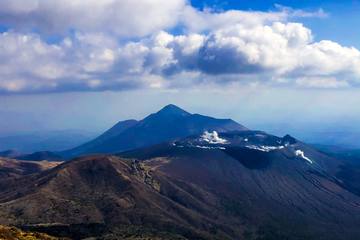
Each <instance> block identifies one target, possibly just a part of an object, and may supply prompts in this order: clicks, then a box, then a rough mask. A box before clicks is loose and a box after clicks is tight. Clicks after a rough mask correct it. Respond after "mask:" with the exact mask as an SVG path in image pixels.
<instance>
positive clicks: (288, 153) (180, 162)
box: [0, 131, 360, 240]
mask: <svg viewBox="0 0 360 240" xmlns="http://www.w3.org/2000/svg"><path fill="white" fill-rule="evenodd" d="M119 156H120V157H116V156H106V155H94V156H88V157H83V158H78V159H75V160H72V161H70V162H67V163H64V164H62V165H60V166H58V167H56V168H54V169H51V170H48V171H45V172H42V173H39V174H37V175H30V176H25V177H23V178H21V179H18V180H17V181H7V182H6V181H2V182H1V181H0V189H1V190H0V223H2V224H7V225H9V224H16V225H18V226H20V227H22V228H24V229H29V230H36V231H43V232H47V233H50V234H51V235H56V236H67V237H71V238H73V239H82V238H86V237H96V238H97V239H102V238H104V239H143V238H146V237H148V238H150V239H254V240H255V239H256V240H260V239H299V240H300V239H326V240H329V239H336V240H338V239H359V238H360V230H359V229H358V226H359V224H360V198H359V196H358V195H356V193H354V192H352V191H351V189H347V188H346V186H343V185H342V183H341V182H340V181H339V180H338V179H337V178H336V177H334V176H333V175H332V174H330V173H331V169H332V168H333V167H334V166H336V165H337V164H338V163H337V160H336V159H333V158H330V157H327V156H326V155H324V154H322V153H320V152H318V151H316V150H314V149H312V148H311V147H309V146H307V145H305V144H303V143H301V142H299V141H297V140H296V139H294V138H292V137H290V136H285V137H283V138H278V137H275V136H271V135H268V134H266V133H263V132H254V131H241V132H232V133H220V134H218V133H216V132H207V133H204V134H202V135H201V136H194V137H188V138H186V139H183V140H179V141H175V142H170V143H167V144H161V145H157V146H152V147H148V148H143V149H139V150H134V151H130V152H125V153H122V154H120V155H119Z"/></svg>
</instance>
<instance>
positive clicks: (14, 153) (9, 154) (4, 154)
mask: <svg viewBox="0 0 360 240" xmlns="http://www.w3.org/2000/svg"><path fill="white" fill-rule="evenodd" d="M20 155H21V153H20V152H18V151H16V150H6V151H3V152H0V157H8V158H14V157H17V156H20Z"/></svg>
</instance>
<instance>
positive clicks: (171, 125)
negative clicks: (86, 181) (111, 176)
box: [62, 104, 247, 157]
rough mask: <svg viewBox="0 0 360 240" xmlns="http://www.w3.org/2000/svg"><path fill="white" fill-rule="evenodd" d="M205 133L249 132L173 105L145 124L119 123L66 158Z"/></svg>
mask: <svg viewBox="0 0 360 240" xmlns="http://www.w3.org/2000/svg"><path fill="white" fill-rule="evenodd" d="M205 130H216V131H219V132H225V131H233V130H247V129H246V128H245V127H244V126H242V125H240V124H238V123H236V122H235V121H233V120H231V119H216V118H212V117H207V116H203V115H200V114H190V113H188V112H186V111H185V110H183V109H181V108H179V107H177V106H175V105H172V104H170V105H167V106H165V107H164V108H163V109H161V110H160V111H158V112H157V113H154V114H151V115H149V116H148V117H146V118H144V119H143V120H141V121H135V120H128V121H122V122H119V123H117V124H116V125H115V126H114V127H112V128H111V129H109V130H108V131H106V132H105V133H104V134H102V135H101V136H99V137H98V138H96V139H94V140H92V141H90V142H88V143H85V144H83V145H81V146H79V147H76V148H74V149H71V150H69V151H65V152H63V153H62V154H63V155H64V156H65V157H74V156H79V155H84V154H89V153H115V152H120V151H124V150H129V149H135V148H139V147H145V146H151V145H154V144H158V143H161V142H165V141H170V140H174V139H177V138H183V137H187V136H190V135H193V134H200V133H202V132H203V131H205Z"/></svg>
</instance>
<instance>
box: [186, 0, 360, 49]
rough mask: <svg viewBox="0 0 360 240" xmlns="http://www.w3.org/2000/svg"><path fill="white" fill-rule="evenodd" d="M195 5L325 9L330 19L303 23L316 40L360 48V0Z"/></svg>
mask: <svg viewBox="0 0 360 240" xmlns="http://www.w3.org/2000/svg"><path fill="white" fill-rule="evenodd" d="M191 3H192V4H193V5H194V6H195V7H197V8H199V9H203V8H206V7H213V8H217V9H222V10H229V9H242V10H259V11H268V10H275V8H276V7H275V6H276V5H277V4H280V5H283V6H287V7H292V8H295V9H304V10H316V9H319V8H321V9H323V10H324V11H325V12H326V13H328V17H326V18H311V19H302V20H301V22H303V23H304V24H305V25H306V26H308V27H309V28H310V29H312V30H313V32H314V35H315V37H316V39H331V40H333V41H336V42H340V43H342V44H344V45H347V46H355V47H357V48H360V34H358V33H356V29H355V28H354V27H355V26H359V25H360V14H359V13H360V1H358V0H342V1H338V0H323V1H317V0H314V1H311V0H306V1H296V0H288V1H261V0H245V1H243V0H242V1H241V0H240V1H239V0H227V1H220V0H210V1H209V0H205V1H204V0H192V1H191Z"/></svg>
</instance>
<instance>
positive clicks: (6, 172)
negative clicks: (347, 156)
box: [0, 157, 60, 180]
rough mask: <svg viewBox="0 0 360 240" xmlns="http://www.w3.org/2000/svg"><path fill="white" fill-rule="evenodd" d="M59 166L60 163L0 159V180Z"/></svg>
mask: <svg viewBox="0 0 360 240" xmlns="http://www.w3.org/2000/svg"><path fill="white" fill-rule="evenodd" d="M59 164H60V162H48V161H22V160H16V159H10V158H2V157H0V180H2V179H5V178H13V177H20V176H24V175H30V174H35V173H39V172H41V171H44V170H47V169H50V168H53V167H56V166H57V165H59Z"/></svg>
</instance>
